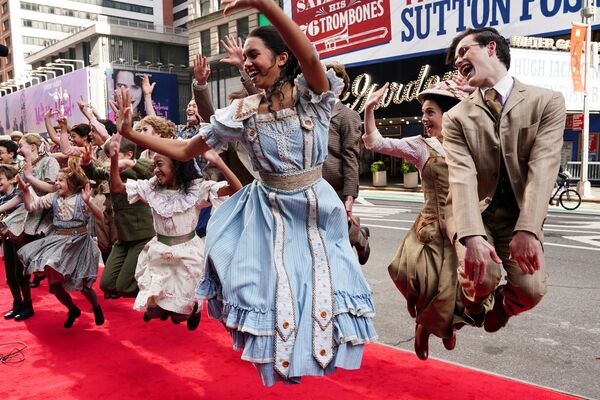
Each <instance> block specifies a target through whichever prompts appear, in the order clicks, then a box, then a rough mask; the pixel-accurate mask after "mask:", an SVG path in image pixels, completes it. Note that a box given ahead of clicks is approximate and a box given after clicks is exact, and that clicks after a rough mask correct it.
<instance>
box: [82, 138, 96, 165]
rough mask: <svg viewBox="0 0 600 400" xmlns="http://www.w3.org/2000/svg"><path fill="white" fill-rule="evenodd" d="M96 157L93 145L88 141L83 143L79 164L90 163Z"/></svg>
mask: <svg viewBox="0 0 600 400" xmlns="http://www.w3.org/2000/svg"><path fill="white" fill-rule="evenodd" d="M93 159H94V157H93V156H92V145H91V144H89V143H86V144H84V145H83V149H82V150H81V156H80V157H79V165H89V163H91V162H92V160H93Z"/></svg>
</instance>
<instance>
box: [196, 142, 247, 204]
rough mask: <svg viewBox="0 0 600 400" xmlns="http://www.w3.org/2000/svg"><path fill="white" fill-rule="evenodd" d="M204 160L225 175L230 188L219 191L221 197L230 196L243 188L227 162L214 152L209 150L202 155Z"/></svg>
mask: <svg viewBox="0 0 600 400" xmlns="http://www.w3.org/2000/svg"><path fill="white" fill-rule="evenodd" d="M202 158H204V159H205V160H207V161H210V163H211V164H213V165H214V166H216V167H217V168H218V169H219V170H220V171H221V172H222V173H223V175H225V179H226V180H227V183H229V185H228V186H226V187H223V188H221V189H219V196H230V195H232V194H234V193H235V192H237V191H238V190H240V189H241V188H242V183H241V182H240V180H239V179H238V177H237V176H236V175H235V174H234V173H233V171H232V170H231V169H229V167H228V166H227V164H225V161H223V159H222V158H221V157H220V156H219V154H217V152H216V151H214V150H212V149H211V150H208V151H207V152H205V153H204V154H202Z"/></svg>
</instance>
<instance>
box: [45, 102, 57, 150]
mask: <svg viewBox="0 0 600 400" xmlns="http://www.w3.org/2000/svg"><path fill="white" fill-rule="evenodd" d="M52 114H54V112H53V111H52V109H51V108H49V109H48V111H46V113H45V114H44V125H46V131H47V132H48V136H50V140H52V141H53V142H54V143H56V144H60V136H59V135H58V132H56V129H54V126H52V120H51V119H50V118H51V117H52Z"/></svg>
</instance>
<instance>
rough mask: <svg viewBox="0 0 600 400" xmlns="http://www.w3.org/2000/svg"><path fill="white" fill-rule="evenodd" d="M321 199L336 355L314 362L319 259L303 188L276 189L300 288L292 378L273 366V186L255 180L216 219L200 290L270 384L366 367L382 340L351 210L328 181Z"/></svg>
mask: <svg viewBox="0 0 600 400" xmlns="http://www.w3.org/2000/svg"><path fill="white" fill-rule="evenodd" d="M312 190H314V193H315V196H316V199H317V201H318V231H319V236H321V237H322V240H323V242H324V244H325V250H326V257H327V260H328V264H329V269H330V276H331V283H332V295H333V316H334V317H333V319H332V324H333V342H334V343H333V352H334V353H333V358H332V359H331V361H330V362H329V363H328V364H327V365H326V366H325V367H322V366H321V364H320V363H318V362H317V361H315V357H314V355H313V354H314V352H315V349H314V348H313V315H312V313H313V301H314V296H316V292H317V291H316V290H315V288H313V257H314V254H313V253H312V251H311V246H310V245H309V237H308V235H309V233H308V231H309V230H308V229H307V224H308V222H307V221H308V217H307V204H308V203H307V195H306V194H305V192H304V191H297V192H293V193H281V192H277V193H276V196H275V197H276V200H275V202H276V203H277V204H278V210H277V211H278V213H279V215H281V218H282V221H283V222H282V227H283V232H284V233H283V241H282V244H281V249H282V251H283V255H282V260H283V263H284V265H285V272H286V276H287V279H288V280H289V283H290V287H291V292H292V294H293V299H292V303H293V304H292V305H291V306H292V307H293V314H294V322H295V327H296V332H295V344H294V346H293V350H292V353H291V357H290V359H289V373H288V375H287V376H286V377H283V376H282V375H280V374H278V373H277V372H276V371H275V370H274V365H273V363H274V354H275V348H274V346H275V335H276V331H275V321H276V304H275V298H276V290H277V274H276V270H275V266H274V263H275V262H274V258H275V256H274V240H275V229H276V224H275V222H274V216H273V215H274V214H273V212H274V210H273V208H272V204H273V202H271V203H270V202H269V199H268V196H269V193H271V196H274V194H273V193H272V191H271V190H270V189H268V188H266V187H264V186H263V185H262V184H259V183H257V182H254V183H253V184H251V185H248V186H246V187H245V188H244V189H242V190H241V191H240V192H238V193H237V194H236V195H235V196H233V197H232V198H231V199H229V200H228V201H227V202H225V204H223V205H222V206H221V207H220V208H219V209H217V211H216V213H215V214H214V215H213V216H212V217H211V220H210V222H209V226H208V230H207V231H208V236H207V242H206V257H207V264H206V265H207V271H206V274H205V276H204V278H203V279H202V280H201V281H200V283H199V284H198V288H197V295H198V296H199V297H200V298H205V299H209V302H208V306H209V310H208V312H209V315H211V316H212V317H214V318H217V319H219V320H221V321H222V322H223V323H224V325H225V326H226V327H227V329H228V330H229V332H230V333H231V335H232V338H233V346H234V348H235V349H238V350H241V351H242V359H244V360H246V361H250V362H253V363H254V364H255V365H256V367H257V369H258V371H259V373H260V375H261V378H262V380H263V383H264V384H265V385H267V386H270V385H273V384H274V383H276V382H277V381H280V380H283V381H286V382H288V383H297V382H299V381H300V378H301V377H302V376H305V375H306V376H322V375H325V374H328V373H331V372H333V371H334V370H335V368H336V367H341V368H345V369H357V368H359V367H360V362H361V358H362V352H363V345H364V344H365V343H367V342H370V341H372V340H374V339H375V338H376V332H375V329H374V327H373V323H372V318H373V316H374V315H375V309H374V305H373V302H372V298H371V290H370V288H369V286H368V284H367V282H366V280H365V278H364V276H363V274H362V271H361V270H360V267H359V265H358V262H357V259H356V256H355V254H354V252H353V251H352V249H351V247H350V242H349V240H348V226H347V222H346V213H345V210H344V208H343V205H342V203H341V202H340V200H339V198H338V197H337V195H336V193H335V191H334V190H333V189H332V188H331V186H329V184H327V183H326V182H325V181H323V180H319V181H318V182H317V183H316V184H314V185H313V186H312Z"/></svg>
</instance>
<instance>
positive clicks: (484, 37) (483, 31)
mask: <svg viewBox="0 0 600 400" xmlns="http://www.w3.org/2000/svg"><path fill="white" fill-rule="evenodd" d="M469 35H473V40H475V42H477V43H479V44H480V45H482V46H487V45H488V43H490V42H496V56H497V57H498V59H499V60H500V61H501V62H502V64H504V65H505V66H506V69H507V70H508V69H510V47H509V46H508V42H507V40H506V39H505V38H504V37H503V36H502V35H500V33H498V31H497V30H496V29H494V28H477V29H475V28H469V29H467V30H466V31H464V32H463V33H461V34H460V35H458V36H456V37H455V38H454V39H452V44H450V47H448V51H447V53H446V64H450V65H454V54H455V53H456V47H457V46H458V43H460V41H461V40H463V39H464V38H465V37H467V36H469Z"/></svg>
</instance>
